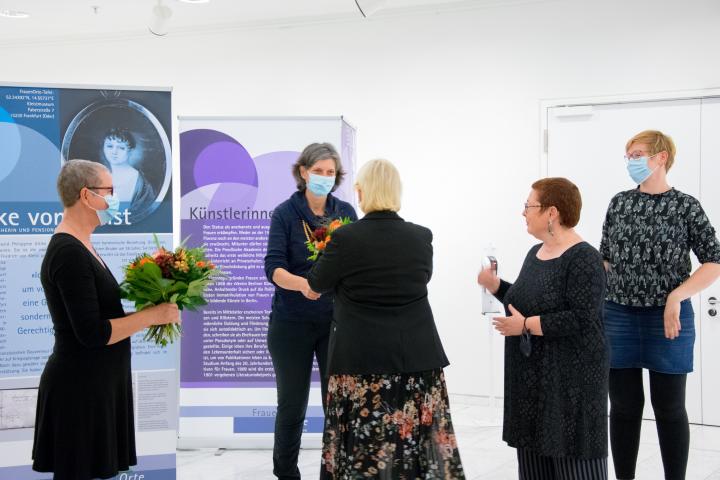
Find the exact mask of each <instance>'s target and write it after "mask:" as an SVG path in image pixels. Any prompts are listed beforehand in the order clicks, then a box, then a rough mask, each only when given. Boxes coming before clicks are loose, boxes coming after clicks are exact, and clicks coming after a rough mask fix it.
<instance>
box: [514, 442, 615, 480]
mask: <svg viewBox="0 0 720 480" xmlns="http://www.w3.org/2000/svg"><path fill="white" fill-rule="evenodd" d="M517 456H518V478H519V479H520V480H607V478H608V473H607V457H603V458H591V459H583V458H567V457H565V458H559V457H543V456H541V455H538V454H536V453H535V452H533V451H532V450H528V449H526V448H518V449H517Z"/></svg>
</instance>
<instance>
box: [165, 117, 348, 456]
mask: <svg viewBox="0 0 720 480" xmlns="http://www.w3.org/2000/svg"><path fill="white" fill-rule="evenodd" d="M179 129H180V170H181V178H180V184H181V185H180V186H181V197H182V199H181V205H180V217H181V237H182V238H188V245H190V246H196V245H202V244H205V245H206V246H207V249H208V254H209V257H210V259H211V261H212V262H213V263H215V264H216V265H218V266H219V267H220V268H221V269H222V270H223V271H224V272H225V273H226V274H227V276H226V277H225V278H223V279H222V280H221V281H219V282H218V283H216V284H215V285H213V286H211V287H210V288H209V291H208V295H207V297H206V299H207V300H208V302H209V305H208V306H207V307H206V308H205V309H204V310H203V311H201V312H198V313H192V312H189V313H186V314H184V315H183V330H184V334H183V337H182V343H181V344H182V348H181V369H180V428H179V443H178V444H179V446H180V447H181V448H182V447H185V448H198V447H220V448H270V447H272V443H273V429H274V422H275V412H276V401H277V396H276V390H275V378H274V372H273V366H272V361H271V359H270V354H269V353H268V349H267V341H266V337H267V327H268V316H269V314H270V305H271V299H272V295H273V291H274V287H273V285H272V284H270V283H269V282H268V281H267V280H266V278H265V271H264V267H263V265H264V261H263V260H264V257H265V251H266V244H267V237H268V231H269V228H270V218H271V216H272V212H273V209H274V208H275V207H276V206H277V205H278V204H280V203H281V202H283V201H285V200H286V199H288V198H289V197H290V195H291V194H292V193H294V192H295V191H297V187H296V183H295V180H294V179H293V176H292V173H291V167H292V165H293V163H295V161H296V160H297V159H298V156H299V154H300V152H301V151H302V150H303V148H305V146H307V145H309V144H310V143H314V142H329V143H331V144H333V145H334V146H335V148H336V149H337V150H338V152H339V153H340V156H341V158H342V162H343V168H344V169H345V171H346V172H348V175H347V176H346V178H345V179H344V181H343V183H342V185H341V186H340V187H339V188H338V190H337V191H336V192H335V193H334V195H336V196H337V197H338V198H340V199H342V200H346V201H349V202H351V203H354V195H353V189H352V185H353V182H354V181H353V171H354V170H353V168H354V165H355V129H354V128H353V127H352V126H351V125H350V124H348V122H347V121H345V119H343V118H342V117H340V116H337V117H180V122H179ZM311 380H312V385H311V392H310V401H309V406H308V409H307V415H306V420H305V430H304V432H305V433H304V434H303V446H304V447H314V448H319V446H320V438H321V432H322V429H323V411H322V402H321V398H320V377H319V372H318V370H317V365H315V368H314V370H313V374H312V379H311Z"/></svg>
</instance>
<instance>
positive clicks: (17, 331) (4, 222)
mask: <svg viewBox="0 0 720 480" xmlns="http://www.w3.org/2000/svg"><path fill="white" fill-rule="evenodd" d="M171 119H172V117H171V93H170V91H169V89H166V88H163V89H142V90H141V89H133V88H116V87H112V88H100V87H98V88H92V87H63V86H46V85H22V84H0V478H12V479H14V480H26V479H47V478H51V477H52V475H51V474H43V473H36V472H33V471H32V470H31V468H30V464H31V462H32V460H31V458H30V457H31V451H32V443H33V427H34V422H35V402H36V400H37V387H38V383H39V377H40V374H41V373H42V371H43V368H44V366H45V362H46V360H47V358H48V356H49V355H50V353H51V350H52V346H53V325H52V321H51V318H50V314H49V313H48V309H47V306H46V301H45V297H44V294H43V290H42V285H41V284H40V274H39V272H40V265H41V262H42V259H43V256H44V253H45V249H46V247H47V244H48V242H49V240H50V237H51V236H52V233H53V230H54V229H55V227H56V226H57V225H58V223H59V222H60V221H61V220H62V211H63V208H62V205H61V204H60V200H59V198H58V194H57V190H56V180H57V175H58V173H59V171H60V168H61V166H62V165H63V163H64V162H66V161H67V160H70V159H75V158H81V159H85V160H90V161H94V162H98V163H100V164H103V165H105V166H106V167H108V168H109V169H110V171H111V173H112V174H113V186H114V187H115V190H116V192H117V193H118V195H119V196H120V200H121V206H120V213H119V214H118V215H117V216H116V217H115V218H114V219H113V221H112V222H111V224H110V225H107V226H104V227H100V228H98V229H97V230H96V231H95V234H94V235H93V244H94V246H95V247H96V249H97V250H98V252H99V253H100V255H101V256H102V258H103V260H105V262H106V264H107V265H108V267H109V268H110V270H111V271H112V273H113V275H114V276H115V278H116V279H117V280H118V282H120V281H122V279H123V270H122V267H123V265H125V264H127V263H128V262H129V261H131V260H132V259H133V258H134V257H135V256H136V255H138V254H139V253H142V252H146V251H153V250H154V249H155V243H154V240H153V234H158V237H159V239H160V241H161V242H162V243H163V244H165V245H167V246H170V245H171V244H172V209H173V205H172V193H171V192H172V149H171V142H170V138H171V122H172V120H171ZM88 186H90V185H88ZM124 306H125V311H126V312H128V313H129V312H130V311H131V310H132V306H131V305H128V304H125V305H124ZM132 345H133V361H132V367H133V393H134V405H135V426H136V439H137V453H138V465H137V466H136V467H133V468H132V471H131V472H125V473H123V474H120V475H118V476H117V478H118V479H121V480H127V479H130V478H140V477H139V476H138V475H144V477H143V478H144V479H145V480H165V479H171V478H173V479H174V478H175V445H176V429H177V414H176V412H177V388H178V385H177V383H178V381H177V357H178V350H177V348H178V346H177V345H173V346H170V347H169V348H164V349H161V348H159V347H156V346H154V345H151V344H148V343H147V342H145V341H143V339H142V333H139V334H137V335H135V336H134V337H133V339H132ZM82 393H83V392H78V395H80V394H82ZM133 475H135V477H133Z"/></svg>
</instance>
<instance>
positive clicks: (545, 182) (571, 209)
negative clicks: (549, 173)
mask: <svg viewBox="0 0 720 480" xmlns="http://www.w3.org/2000/svg"><path fill="white" fill-rule="evenodd" d="M532 189H533V190H535V191H536V192H537V193H538V201H539V202H540V204H541V205H542V206H543V208H541V209H540V211H543V212H544V211H545V210H547V209H548V208H550V207H555V208H557V209H558V212H560V225H562V226H563V227H566V228H573V227H574V226H575V225H577V224H578V222H579V221H580V210H581V209H582V198H581V197H580V190H579V189H578V187H577V186H576V185H575V184H574V183H572V182H571V181H570V180H568V179H567V178H563V177H549V178H543V179H541V180H538V181H537V182H535V183H533V184H532Z"/></svg>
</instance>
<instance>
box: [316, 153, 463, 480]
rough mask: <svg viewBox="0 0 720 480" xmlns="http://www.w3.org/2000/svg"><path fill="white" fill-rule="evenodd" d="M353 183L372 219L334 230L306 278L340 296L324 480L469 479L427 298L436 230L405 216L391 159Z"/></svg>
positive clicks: (332, 338)
mask: <svg viewBox="0 0 720 480" xmlns="http://www.w3.org/2000/svg"><path fill="white" fill-rule="evenodd" d="M355 187H356V189H357V192H358V196H359V199H360V208H361V209H362V210H363V212H365V217H363V219H362V220H360V221H358V222H355V223H353V224H352V225H347V226H344V227H342V228H340V229H339V230H337V231H336V232H334V234H333V236H332V241H331V242H330V243H329V244H328V245H327V246H326V247H325V250H324V252H323V253H322V254H321V255H320V258H319V259H318V261H317V263H316V264H315V265H314V266H313V268H312V270H310V273H309V274H308V283H309V285H310V288H311V289H312V290H313V291H316V292H321V293H323V294H327V293H328V292H334V294H335V313H334V321H333V324H332V332H331V333H330V348H329V352H328V357H329V358H328V367H327V369H328V373H329V374H330V378H329V387H328V389H329V392H328V405H327V413H326V416H325V432H324V435H323V454H322V465H321V470H320V472H321V478H336V479H346V478H383V479H417V478H443V479H461V478H465V474H464V472H463V468H462V464H461V462H460V454H459V452H458V448H457V443H456V440H455V434H454V430H453V425H452V421H451V418H450V405H449V403H448V395H447V388H446V386H445V378H444V374H443V367H446V366H447V365H448V364H449V362H448V360H447V357H446V356H445V352H444V350H443V347H442V344H441V342H440V337H439V336H438V333H437V329H436V328H435V321H434V319H433V314H432V309H431V308H430V303H429V302H428V297H427V294H428V292H427V284H428V282H429V281H430V277H431V276H432V269H433V249H432V232H430V230H428V229H427V228H425V227H422V226H419V225H415V224H412V223H409V222H406V221H404V220H403V219H402V218H400V217H399V216H398V214H397V211H398V210H400V195H401V185H400V176H399V174H398V171H397V169H396V168H395V167H394V166H393V165H392V164H391V163H390V162H388V161H387V160H373V161H371V162H369V163H367V164H365V165H364V166H363V168H362V169H360V172H359V173H358V178H357V182H356V184H355Z"/></svg>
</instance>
